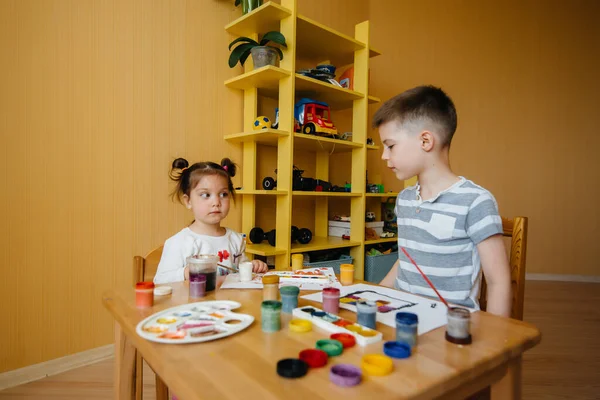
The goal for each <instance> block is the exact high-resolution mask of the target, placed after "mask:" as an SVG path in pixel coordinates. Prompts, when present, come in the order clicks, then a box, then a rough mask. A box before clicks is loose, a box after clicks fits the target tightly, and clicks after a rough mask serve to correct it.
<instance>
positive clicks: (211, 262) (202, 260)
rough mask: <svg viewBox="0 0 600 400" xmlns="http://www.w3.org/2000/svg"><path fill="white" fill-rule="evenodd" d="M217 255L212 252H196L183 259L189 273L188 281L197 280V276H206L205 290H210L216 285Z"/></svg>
mask: <svg viewBox="0 0 600 400" xmlns="http://www.w3.org/2000/svg"><path fill="white" fill-rule="evenodd" d="M218 261H219V257H217V256H216V255H214V254H197V255H194V256H190V257H188V258H186V259H185V262H186V267H187V268H188V272H189V274H190V281H192V280H195V279H196V280H197V278H198V276H200V275H204V276H206V291H207V292H210V291H211V290H215V288H216V287H217V262H218Z"/></svg>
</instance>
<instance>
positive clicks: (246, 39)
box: [229, 36, 258, 50]
mask: <svg viewBox="0 0 600 400" xmlns="http://www.w3.org/2000/svg"><path fill="white" fill-rule="evenodd" d="M239 42H246V43H254V45H255V46H258V42H257V41H256V40H253V39H250V38H248V37H245V36H242V37H239V38H237V39H235V40H234V41H233V42H231V43H229V50H231V47H232V46H233V45H234V44H236V43H239Z"/></svg>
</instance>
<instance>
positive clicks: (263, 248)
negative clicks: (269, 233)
mask: <svg viewBox="0 0 600 400" xmlns="http://www.w3.org/2000/svg"><path fill="white" fill-rule="evenodd" d="M246 253H250V254H255V255H257V256H264V257H267V256H274V255H277V254H285V253H286V251H285V249H281V248H279V247H273V246H271V245H270V244H269V243H266V242H265V243H259V244H253V243H248V244H247V245H246Z"/></svg>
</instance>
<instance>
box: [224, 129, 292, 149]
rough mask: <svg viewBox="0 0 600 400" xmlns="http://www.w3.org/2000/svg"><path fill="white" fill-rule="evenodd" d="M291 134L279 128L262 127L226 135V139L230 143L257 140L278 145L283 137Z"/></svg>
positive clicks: (269, 144)
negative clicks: (257, 129)
mask: <svg viewBox="0 0 600 400" xmlns="http://www.w3.org/2000/svg"><path fill="white" fill-rule="evenodd" d="M286 136H289V132H287V131H280V130H278V129H261V130H259V131H251V132H240V133H232V134H230V135H225V140H227V141H228V142H230V143H245V142H256V143H260V144H264V145H267V146H277V141H278V140H279V138H281V137H286Z"/></svg>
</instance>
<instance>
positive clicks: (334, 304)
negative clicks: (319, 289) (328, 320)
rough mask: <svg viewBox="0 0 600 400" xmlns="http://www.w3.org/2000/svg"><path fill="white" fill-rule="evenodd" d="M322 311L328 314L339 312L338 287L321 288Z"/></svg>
mask: <svg viewBox="0 0 600 400" xmlns="http://www.w3.org/2000/svg"><path fill="white" fill-rule="evenodd" d="M323 311H325V312H328V313H330V314H336V315H337V314H339V312H340V289H338V288H334V287H326V288H324V289H323Z"/></svg>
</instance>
